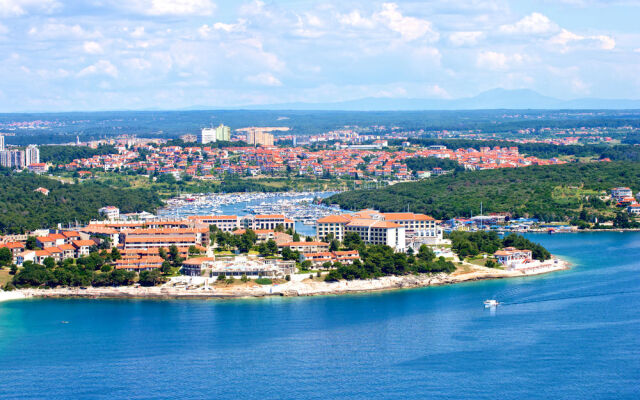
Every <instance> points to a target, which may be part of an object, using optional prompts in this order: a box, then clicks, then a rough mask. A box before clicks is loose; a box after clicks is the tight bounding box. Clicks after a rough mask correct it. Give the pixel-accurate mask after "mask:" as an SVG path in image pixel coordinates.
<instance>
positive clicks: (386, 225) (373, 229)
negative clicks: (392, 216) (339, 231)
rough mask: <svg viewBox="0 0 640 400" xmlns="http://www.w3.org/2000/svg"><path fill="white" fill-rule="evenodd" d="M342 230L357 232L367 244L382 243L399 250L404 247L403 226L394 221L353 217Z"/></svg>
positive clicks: (404, 235) (404, 234) (404, 233)
mask: <svg viewBox="0 0 640 400" xmlns="http://www.w3.org/2000/svg"><path fill="white" fill-rule="evenodd" d="M344 231H345V233H347V232H355V233H357V234H358V235H359V236H360V238H361V239H362V241H363V242H365V243H368V244H383V245H387V246H389V247H391V248H393V249H396V250H401V251H402V250H404V249H405V248H406V232H405V228H404V226H402V225H400V224H396V223H395V222H390V221H378V220H375V219H370V218H355V219H352V220H351V221H349V222H348V223H347V224H346V225H345V226H344Z"/></svg>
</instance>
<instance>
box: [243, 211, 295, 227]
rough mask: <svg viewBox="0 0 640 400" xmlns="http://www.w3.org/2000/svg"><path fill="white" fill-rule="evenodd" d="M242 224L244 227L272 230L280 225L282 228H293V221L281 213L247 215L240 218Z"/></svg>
mask: <svg viewBox="0 0 640 400" xmlns="http://www.w3.org/2000/svg"><path fill="white" fill-rule="evenodd" d="M242 226H243V227H244V228H246V229H253V230H254V231H255V230H258V229H269V230H274V229H276V228H277V227H278V226H282V228H284V230H287V229H289V228H291V229H294V227H295V222H294V221H293V220H291V219H289V218H287V217H285V216H284V215H282V214H275V215H247V216H245V217H243V218H242Z"/></svg>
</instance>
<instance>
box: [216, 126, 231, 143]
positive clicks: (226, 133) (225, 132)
mask: <svg viewBox="0 0 640 400" xmlns="http://www.w3.org/2000/svg"><path fill="white" fill-rule="evenodd" d="M216 140H218V141H225V142H228V141H230V140H231V128H229V127H228V126H224V125H223V124H220V126H218V127H217V128H216Z"/></svg>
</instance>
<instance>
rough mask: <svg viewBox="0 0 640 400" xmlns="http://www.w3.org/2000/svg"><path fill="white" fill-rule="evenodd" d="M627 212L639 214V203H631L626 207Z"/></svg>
mask: <svg viewBox="0 0 640 400" xmlns="http://www.w3.org/2000/svg"><path fill="white" fill-rule="evenodd" d="M627 212H628V213H629V214H631V215H640V204H631V205H629V206H628V207H627Z"/></svg>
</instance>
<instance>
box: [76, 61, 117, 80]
mask: <svg viewBox="0 0 640 400" xmlns="http://www.w3.org/2000/svg"><path fill="white" fill-rule="evenodd" d="M89 75H109V76H111V77H114V78H116V77H117V76H118V68H116V66H115V65H113V64H111V62H109V61H107V60H100V61H98V62H97V63H95V64H93V65H89V66H88V67H86V68H84V69H83V70H81V71H80V72H78V76H80V77H82V76H89Z"/></svg>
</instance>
